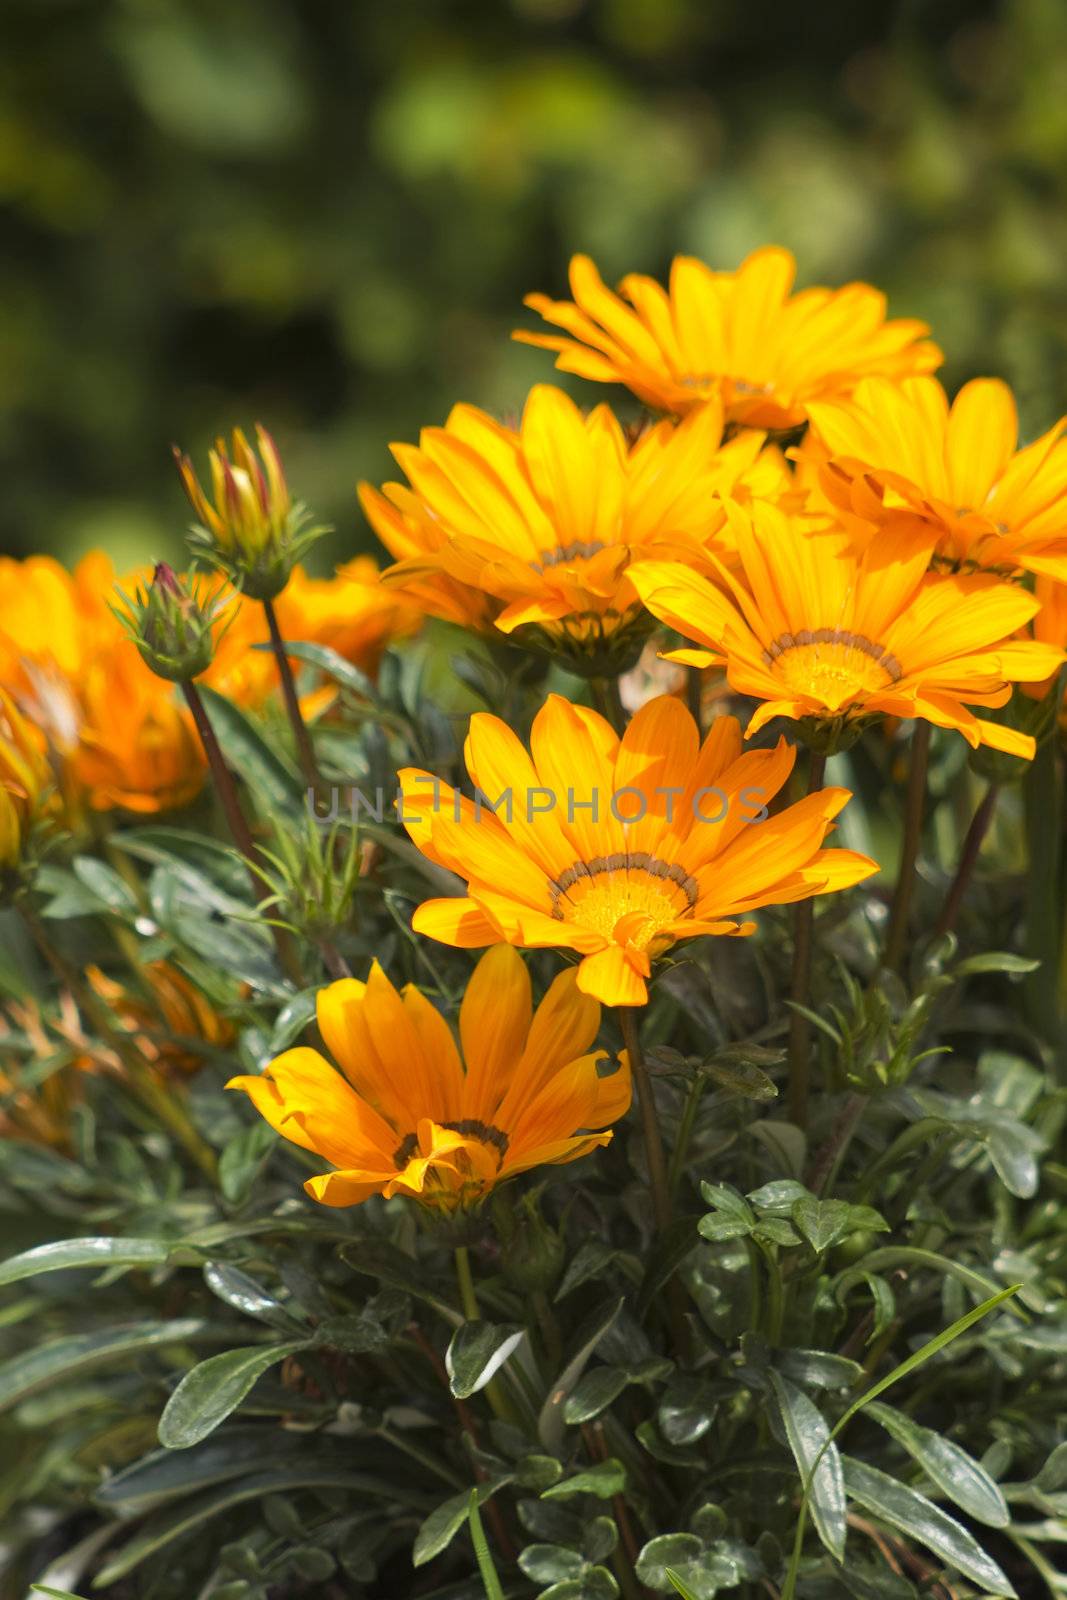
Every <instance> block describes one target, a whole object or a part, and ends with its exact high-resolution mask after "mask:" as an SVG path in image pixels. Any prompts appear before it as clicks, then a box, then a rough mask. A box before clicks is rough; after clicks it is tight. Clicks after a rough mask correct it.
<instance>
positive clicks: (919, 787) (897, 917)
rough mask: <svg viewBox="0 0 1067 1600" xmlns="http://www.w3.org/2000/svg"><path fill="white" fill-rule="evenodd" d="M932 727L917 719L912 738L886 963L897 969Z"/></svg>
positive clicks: (919, 834) (911, 888) (912, 886)
mask: <svg viewBox="0 0 1067 1600" xmlns="http://www.w3.org/2000/svg"><path fill="white" fill-rule="evenodd" d="M931 731H932V730H931V727H930V724H929V723H928V722H917V723H916V724H915V732H914V733H913V734H912V739H911V765H910V767H909V770H908V796H907V801H906V803H905V809H904V839H903V843H902V845H901V851H900V870H899V872H898V873H897V885H896V888H895V889H894V891H893V905H892V908H891V910H890V913H889V931H888V932H887V934H886V941H885V955H884V956H883V958H882V964H883V966H886V967H888V968H889V969H890V970H891V971H893V972H897V971H899V969H900V966H901V963H902V961H903V959H904V949H905V946H906V944H907V940H908V914H909V912H910V911H911V897H912V893H913V891H914V889H915V868H916V864H917V863H918V860H919V844H920V841H921V839H922V828H923V813H924V812H925V810H926V768H927V765H928V763H929V759H930V734H931Z"/></svg>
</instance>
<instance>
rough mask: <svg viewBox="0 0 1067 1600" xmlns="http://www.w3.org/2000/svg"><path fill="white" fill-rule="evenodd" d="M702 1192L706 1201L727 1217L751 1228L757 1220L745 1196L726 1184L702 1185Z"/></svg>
mask: <svg viewBox="0 0 1067 1600" xmlns="http://www.w3.org/2000/svg"><path fill="white" fill-rule="evenodd" d="M700 1192H701V1194H702V1195H703V1196H704V1199H705V1200H706V1201H707V1202H708V1205H709V1206H712V1207H713V1208H714V1210H716V1211H718V1212H719V1213H720V1214H721V1215H722V1216H725V1217H736V1218H737V1219H738V1221H740V1222H744V1223H746V1224H748V1225H749V1226H751V1224H752V1223H753V1222H755V1220H756V1214H755V1212H754V1211H753V1209H752V1207H751V1206H750V1205H749V1203H748V1201H747V1200H746V1199H745V1197H744V1195H742V1194H738V1192H737V1190H736V1189H732V1188H731V1187H730V1185H729V1184H726V1183H702V1184H701V1185H700Z"/></svg>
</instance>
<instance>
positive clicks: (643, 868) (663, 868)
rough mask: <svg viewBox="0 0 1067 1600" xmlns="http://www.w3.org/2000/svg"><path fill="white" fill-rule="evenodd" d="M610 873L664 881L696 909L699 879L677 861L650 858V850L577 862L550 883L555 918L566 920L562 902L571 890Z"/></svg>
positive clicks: (622, 852)
mask: <svg viewBox="0 0 1067 1600" xmlns="http://www.w3.org/2000/svg"><path fill="white" fill-rule="evenodd" d="M610 872H645V873H647V874H648V876H649V877H650V878H663V879H665V880H666V881H667V882H668V883H673V884H674V885H675V887H676V888H678V889H681V891H682V893H683V894H684V895H685V898H686V900H687V901H688V904H689V908H690V909H692V907H693V906H695V905H696V903H697V898H698V896H699V893H700V891H699V887H698V885H697V881H696V879H695V878H692V877H690V876H689V875H688V874H687V873H686V871H685V869H684V868H683V867H680V866H679V865H678V863H677V861H663V860H661V858H660V857H659V856H650V855H649V854H648V851H647V850H636V851H634V852H633V853H629V852H627V851H625V850H620V851H617V852H616V853H615V854H614V855H610V856H594V857H593V859H592V861H576V862H575V863H574V865H573V866H570V867H568V868H567V870H566V871H565V872H561V873H560V875H559V877H558V878H550V879H549V880H548V892H549V894H550V895H551V897H552V915H553V916H554V917H555V919H556V921H557V922H562V921H563V920H564V919H563V910H562V907H561V906H560V903H559V902H560V900H561V899H562V897H563V896H564V895H565V894H566V893H567V891H568V889H570V888H572V887H573V886H574V884H576V883H578V882H579V881H580V880H581V879H582V878H595V877H598V876H599V875H600V874H601V873H610Z"/></svg>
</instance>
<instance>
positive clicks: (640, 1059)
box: [615, 1006, 690, 1362]
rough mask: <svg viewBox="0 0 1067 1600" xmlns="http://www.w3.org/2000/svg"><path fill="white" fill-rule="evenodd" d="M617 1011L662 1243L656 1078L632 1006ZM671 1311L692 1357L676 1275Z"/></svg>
mask: <svg viewBox="0 0 1067 1600" xmlns="http://www.w3.org/2000/svg"><path fill="white" fill-rule="evenodd" d="M615 1014H616V1016H617V1017H618V1019H619V1027H620V1028H621V1029H622V1042H623V1044H624V1045H625V1047H626V1053H627V1055H628V1056H629V1059H630V1073H631V1075H632V1077H633V1082H634V1089H635V1091H636V1094H637V1109H638V1112H639V1114H640V1117H641V1133H642V1136H643V1138H644V1142H645V1161H646V1162H647V1164H648V1178H649V1187H650V1189H651V1192H652V1215H653V1217H654V1218H655V1222H656V1232H657V1233H658V1234H659V1236H660V1239H661V1242H662V1241H663V1240H664V1239H665V1237H666V1234H667V1231H668V1229H669V1228H670V1225H671V1219H672V1217H673V1214H674V1207H673V1205H672V1202H671V1189H670V1181H669V1179H668V1176H667V1158H666V1155H665V1154H664V1150H663V1135H662V1133H661V1132H660V1126H659V1117H658V1115H657V1112H656V1102H655V1099H654V1098H653V1094H652V1079H651V1078H650V1077H649V1072H648V1067H647V1065H646V1063H645V1058H644V1055H643V1054H642V1052H641V1041H640V1038H639V1036H638V1032H637V1023H636V1021H635V1019H634V1008H633V1007H632V1006H616V1008H615ZM665 1287H666V1294H667V1310H668V1314H669V1316H670V1322H671V1333H672V1337H673V1339H674V1348H675V1352H676V1354H677V1356H678V1359H679V1360H680V1361H682V1362H684V1361H686V1360H688V1357H689V1349H690V1340H689V1329H688V1326H687V1324H686V1320H685V1294H684V1292H683V1289H682V1286H681V1284H680V1283H679V1281H678V1279H677V1278H676V1277H675V1276H674V1275H673V1274H672V1275H671V1277H670V1278H669V1279H668V1281H667V1283H666V1286H665Z"/></svg>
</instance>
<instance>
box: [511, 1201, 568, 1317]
mask: <svg viewBox="0 0 1067 1600" xmlns="http://www.w3.org/2000/svg"><path fill="white" fill-rule="evenodd" d="M509 1202H510V1197H508V1201H506V1202H502V1203H500V1204H498V1205H497V1206H496V1207H495V1208H494V1218H493V1220H494V1222H495V1224H496V1229H497V1235H498V1237H499V1239H500V1243H501V1245H502V1247H503V1248H502V1252H501V1265H502V1266H503V1269H504V1274H505V1276H506V1277H507V1279H508V1281H509V1283H512V1284H514V1285H515V1287H516V1288H517V1289H521V1290H523V1291H524V1292H525V1293H528V1294H531V1293H534V1292H536V1291H538V1290H544V1291H546V1292H547V1291H548V1290H550V1289H552V1288H553V1286H554V1285H555V1283H556V1282H557V1280H558V1278H559V1275H560V1273H561V1272H562V1270H563V1263H564V1260H565V1258H566V1253H567V1247H566V1244H565V1242H564V1240H563V1238H562V1235H561V1234H560V1232H559V1231H558V1230H557V1229H556V1228H553V1227H552V1225H551V1224H550V1223H548V1222H546V1221H545V1219H544V1217H543V1216H542V1215H541V1208H540V1205H539V1193H538V1191H537V1190H532V1191H531V1192H530V1193H529V1194H525V1195H523V1197H522V1199H521V1200H520V1201H519V1202H518V1203H517V1204H515V1205H512V1204H510V1203H509Z"/></svg>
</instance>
